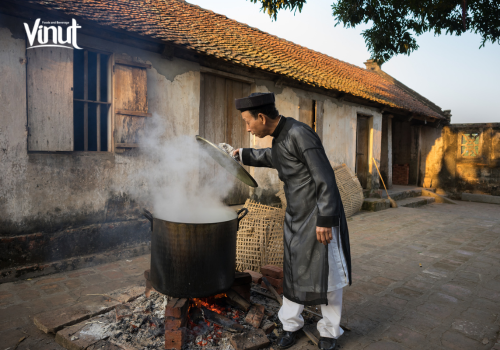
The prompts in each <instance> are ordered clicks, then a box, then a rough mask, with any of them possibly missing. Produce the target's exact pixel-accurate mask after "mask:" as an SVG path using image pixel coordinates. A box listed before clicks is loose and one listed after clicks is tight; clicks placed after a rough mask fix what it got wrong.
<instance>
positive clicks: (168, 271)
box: [144, 208, 248, 298]
mask: <svg viewBox="0 0 500 350" xmlns="http://www.w3.org/2000/svg"><path fill="white" fill-rule="evenodd" d="M243 211H245V213H244V214H243V215H242V216H241V217H238V216H239V214H240V213H241V212H243ZM247 213H248V210H247V209H246V208H243V209H241V210H240V211H238V213H237V214H236V213H235V218H234V219H233V220H229V221H223V222H217V223H207V224H189V223H178V222H171V221H166V220H161V219H158V218H154V217H153V215H152V214H151V213H150V212H148V211H147V210H144V216H145V217H146V218H148V219H149V220H150V221H151V229H152V231H153V234H152V237H151V275H150V278H151V283H152V285H153V288H154V289H156V290H157V291H158V292H160V293H163V294H166V295H168V296H172V297H176V298H203V297H209V296H213V295H216V294H219V293H222V292H225V291H227V290H228V289H229V288H230V287H231V285H232V284H233V282H234V273H235V270H236V233H237V231H238V225H239V222H240V220H241V219H243V217H244V216H245V215H246V214H247Z"/></svg>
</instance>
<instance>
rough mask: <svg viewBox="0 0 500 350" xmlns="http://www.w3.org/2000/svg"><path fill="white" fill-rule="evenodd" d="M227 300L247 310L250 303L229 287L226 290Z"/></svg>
mask: <svg viewBox="0 0 500 350" xmlns="http://www.w3.org/2000/svg"><path fill="white" fill-rule="evenodd" d="M226 296H227V302H228V303H229V304H230V305H231V306H235V307H238V308H240V309H241V310H243V311H245V312H247V311H248V310H249V309H250V306H251V304H250V303H249V302H248V301H247V300H246V299H245V298H243V297H242V296H241V295H239V294H238V293H236V292H235V291H234V290H232V289H230V290H228V291H227V292H226Z"/></svg>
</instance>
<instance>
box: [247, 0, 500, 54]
mask: <svg viewBox="0 0 500 350" xmlns="http://www.w3.org/2000/svg"><path fill="white" fill-rule="evenodd" d="M250 1H252V2H253V3H257V2H260V3H261V5H262V10H263V11H265V12H267V13H268V14H269V16H270V17H271V18H273V19H274V20H277V14H278V12H279V11H280V10H290V11H297V10H298V11H299V12H301V10H302V7H303V5H304V4H305V3H306V1H305V0H250ZM332 10H333V16H334V18H335V20H336V21H337V22H336V23H335V25H336V26H337V25H339V24H343V26H344V27H346V28H355V27H356V26H357V25H359V24H362V23H365V24H369V25H372V27H371V28H369V29H367V30H365V31H364V32H363V33H362V35H363V37H364V39H365V43H366V46H367V47H368V50H369V51H370V52H371V55H372V59H375V60H377V61H379V62H386V61H388V60H389V59H390V58H391V57H393V56H395V55H398V54H404V55H410V54H411V53H412V52H413V51H415V50H416V49H418V45H417V41H416V37H417V36H419V35H422V34H423V33H426V32H434V34H435V35H440V34H442V33H443V32H444V33H445V34H451V35H458V36H459V35H461V34H462V33H464V32H473V33H476V34H480V35H481V38H482V40H481V45H480V47H483V46H484V45H485V44H486V43H487V42H488V41H491V43H495V42H496V43H498V44H500V1H499V0H458V1H453V0H337V1H334V2H333V4H332Z"/></svg>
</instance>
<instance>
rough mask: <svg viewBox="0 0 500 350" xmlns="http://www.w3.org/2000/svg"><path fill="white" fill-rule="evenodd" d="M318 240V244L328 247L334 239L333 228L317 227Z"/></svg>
mask: <svg viewBox="0 0 500 350" xmlns="http://www.w3.org/2000/svg"><path fill="white" fill-rule="evenodd" d="M316 239H317V240H318V242H320V243H323V244H324V245H328V244H329V243H330V241H331V240H332V239H333V236H332V228H331V227H318V226H316Z"/></svg>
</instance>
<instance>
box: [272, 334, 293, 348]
mask: <svg viewBox="0 0 500 350" xmlns="http://www.w3.org/2000/svg"><path fill="white" fill-rule="evenodd" d="M297 332H298V331H295V332H288V331H283V334H281V336H280V337H279V338H278V342H277V343H276V345H277V346H278V348H279V349H288V348H289V347H291V346H292V345H295V343H296V342H297Z"/></svg>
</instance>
